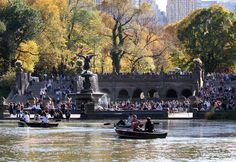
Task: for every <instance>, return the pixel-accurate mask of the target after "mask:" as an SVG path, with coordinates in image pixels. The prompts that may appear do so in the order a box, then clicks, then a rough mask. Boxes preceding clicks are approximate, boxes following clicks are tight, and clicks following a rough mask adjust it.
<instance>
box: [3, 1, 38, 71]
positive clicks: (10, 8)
mask: <svg viewBox="0 0 236 162" xmlns="http://www.w3.org/2000/svg"><path fill="white" fill-rule="evenodd" d="M0 21H2V22H3V23H4V24H5V30H4V31H2V32H1V33H0V59H3V60H4V64H3V65H2V67H1V68H2V69H3V71H5V72H6V71H7V69H8V67H9V65H11V63H12V61H14V59H15V55H16V50H17V48H18V47H19V45H20V44H21V43H22V42H24V41H27V40H31V39H33V38H34V37H35V36H36V35H37V34H38V33H39V32H40V31H41V29H42V19H41V16H40V13H39V12H38V11H37V10H35V9H32V8H31V7H29V6H28V5H27V4H26V3H25V1H23V0H20V1H17V0H10V1H9V3H8V4H7V5H6V6H5V7H2V8H0ZM1 26H2V25H1Z"/></svg>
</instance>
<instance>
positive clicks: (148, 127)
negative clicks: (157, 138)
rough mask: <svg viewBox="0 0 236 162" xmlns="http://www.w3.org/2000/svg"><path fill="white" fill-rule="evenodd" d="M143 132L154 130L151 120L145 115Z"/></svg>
mask: <svg viewBox="0 0 236 162" xmlns="http://www.w3.org/2000/svg"><path fill="white" fill-rule="evenodd" d="M144 131H145V132H153V131H154V124H153V123H152V121H151V118H150V117H147V121H146V123H145V129H144Z"/></svg>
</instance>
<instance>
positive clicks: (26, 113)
mask: <svg viewBox="0 0 236 162" xmlns="http://www.w3.org/2000/svg"><path fill="white" fill-rule="evenodd" d="M23 119H24V121H25V122H26V123H28V122H30V116H29V113H28V112H25V114H24V117H23Z"/></svg>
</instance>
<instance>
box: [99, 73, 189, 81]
mask: <svg viewBox="0 0 236 162" xmlns="http://www.w3.org/2000/svg"><path fill="white" fill-rule="evenodd" d="M98 80H99V81H114V80H115V81H131V80H135V81H148V80H150V81H154V80H155V81H192V80H193V75H192V73H184V74H165V73H163V75H161V74H158V73H147V74H98Z"/></svg>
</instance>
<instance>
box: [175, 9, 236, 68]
mask: <svg viewBox="0 0 236 162" xmlns="http://www.w3.org/2000/svg"><path fill="white" fill-rule="evenodd" d="M235 25H236V17H235V15H234V13H232V12H230V11H229V10H226V9H225V8H224V7H223V6H220V5H214V6H212V7H209V8H207V9H199V10H196V11H194V12H193V13H192V14H190V15H189V16H188V17H186V18H185V19H183V20H182V21H181V22H180V23H179V25H178V31H177V36H178V39H179V40H180V41H181V42H182V43H183V45H184V46H185V48H186V52H187V54H188V55H189V56H190V59H191V60H193V59H194V58H200V59H201V60H202V62H203V64H204V68H205V71H206V72H219V71H229V70H230V69H231V67H232V66H234V65H235V61H236V43H235V42H236V27H235Z"/></svg>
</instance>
